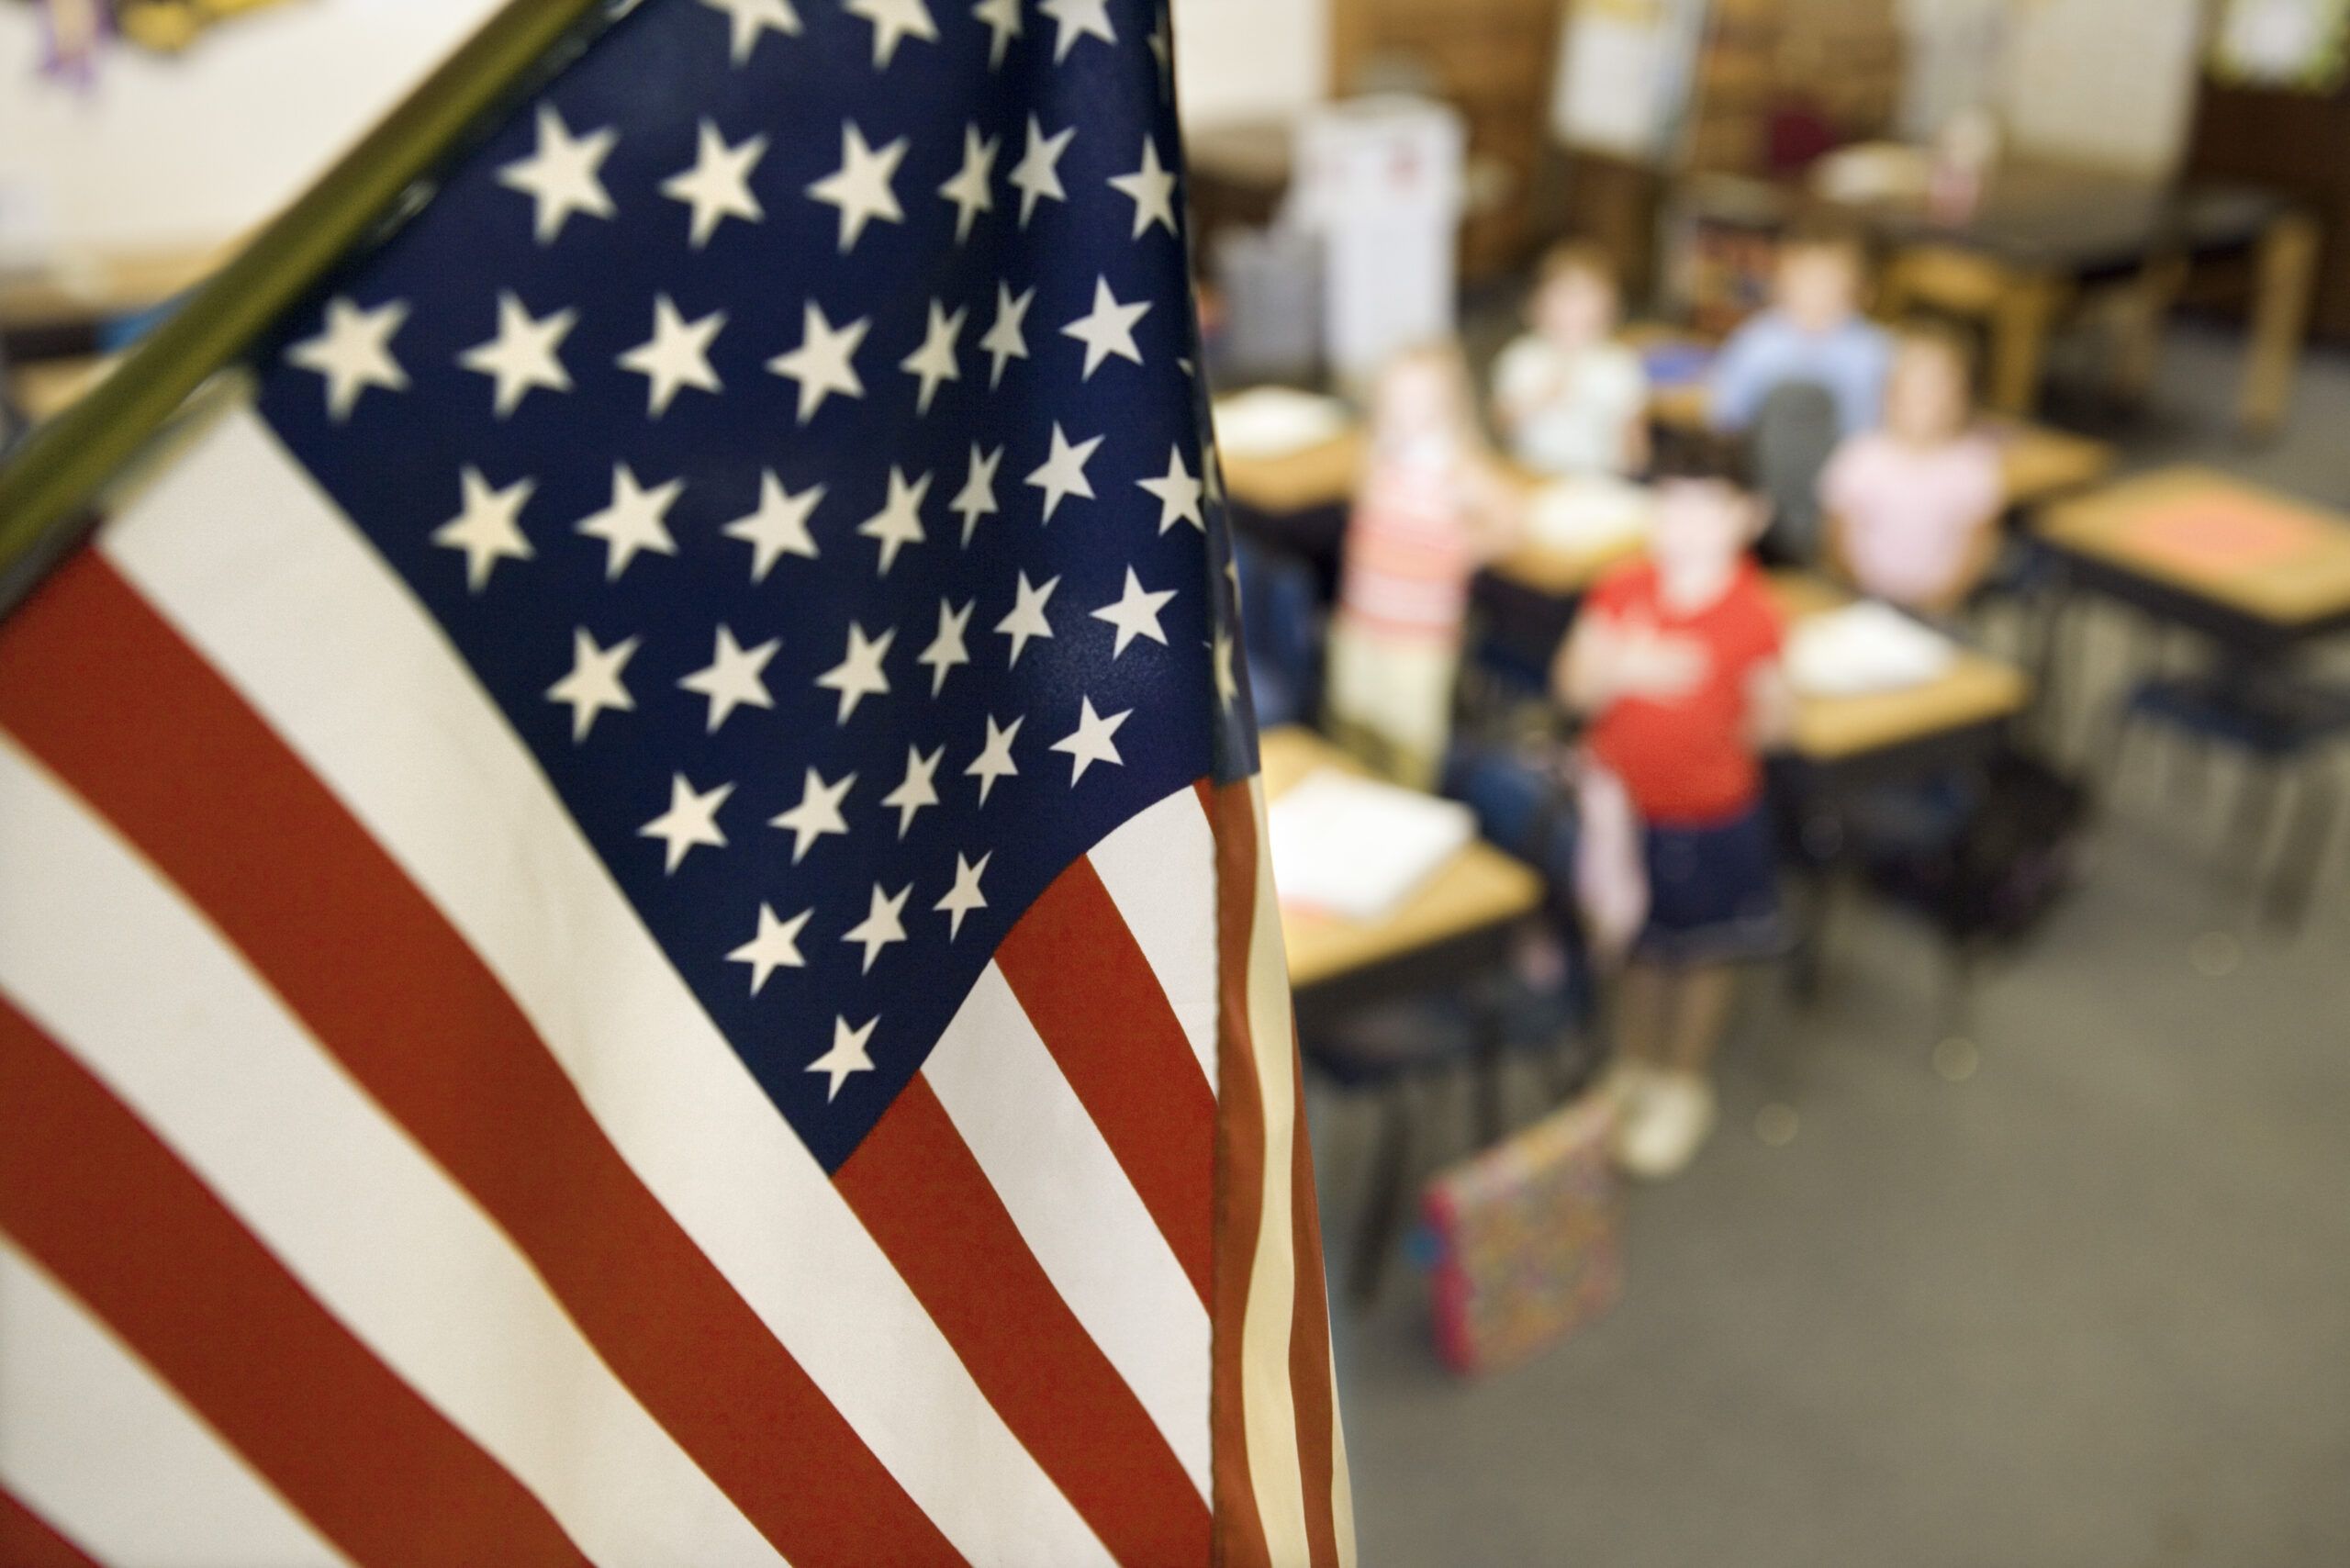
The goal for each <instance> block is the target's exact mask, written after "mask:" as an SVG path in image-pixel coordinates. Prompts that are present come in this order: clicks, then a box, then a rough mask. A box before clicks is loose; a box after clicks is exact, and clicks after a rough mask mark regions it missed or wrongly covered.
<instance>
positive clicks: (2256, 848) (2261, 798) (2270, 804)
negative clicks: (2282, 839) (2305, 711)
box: [2228, 756, 2279, 888]
mask: <svg viewBox="0 0 2350 1568" xmlns="http://www.w3.org/2000/svg"><path fill="white" fill-rule="evenodd" d="M2278 784H2279V775H2278V770H2277V766H2276V764H2274V763H2271V762H2265V761H2263V760H2262V759H2261V758H2259V757H2257V756H2247V757H2245V758H2244V782H2243V783H2242V784H2241V785H2239V786H2238V787H2237V790H2236V814H2235V823H2234V825H2233V829H2232V830H2231V831H2230V834H2229V843H2228V848H2229V852H2230V853H2231V854H2232V855H2233V857H2235V861H2236V864H2237V867H2238V868H2239V869H2240V870H2241V871H2242V872H2243V875H2244V883H2245V885H2246V886H2248V887H2255V888H2256V887H2258V886H2259V885H2260V868H2261V863H2262V861H2263V860H2264V859H2265V858H2266V856H2267V852H2268V840H2269V837H2270V829H2271V828H2272V827H2274V825H2275V823H2276V817H2277V789H2278Z"/></svg>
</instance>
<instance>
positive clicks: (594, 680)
mask: <svg viewBox="0 0 2350 1568" xmlns="http://www.w3.org/2000/svg"><path fill="white" fill-rule="evenodd" d="M641 641H643V639H641V638H637V637H623V638H621V640H620V641H619V642H617V643H614V644H612V645H611V646H610V647H609V648H599V647H598V646H597V645H596V639H595V638H593V637H591V636H589V635H588V628H587V627H585V626H579V627H575V628H573V630H572V633H571V673H570V674H569V675H566V676H565V677H564V678H562V679H561V680H558V681H556V682H555V683H554V685H553V686H550V687H548V688H547V700H548V701H550V702H567V703H569V704H570V705H571V744H572V745H578V744H579V743H580V742H582V741H584V740H586V739H587V738H588V731H589V730H591V729H593V728H594V727H595V724H596V715H597V714H599V713H601V712H603V711H605V710H607V709H610V710H611V711H615V712H621V713H627V712H632V711H635V708H636V699H635V698H633V697H632V696H630V695H629V691H628V688H627V687H625V686H623V685H621V671H622V670H623V669H626V668H627V667H628V661H629V659H630V658H631V656H632V655H634V654H635V652H636V645H637V644H638V643H639V642H641Z"/></svg>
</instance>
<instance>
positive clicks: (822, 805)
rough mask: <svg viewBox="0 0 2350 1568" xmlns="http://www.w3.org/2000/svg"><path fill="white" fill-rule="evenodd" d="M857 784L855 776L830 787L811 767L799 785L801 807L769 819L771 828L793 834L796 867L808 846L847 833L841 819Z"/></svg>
mask: <svg viewBox="0 0 2350 1568" xmlns="http://www.w3.org/2000/svg"><path fill="white" fill-rule="evenodd" d="M854 783H856V774H854V773H850V774H845V775H844V776H843V777H842V778H841V781H840V782H839V783H837V784H827V783H825V782H824V776H823V775H822V774H821V773H819V772H817V771H816V770H815V769H814V768H812V767H811V768H810V769H809V770H808V777H807V778H805V779H803V780H801V782H800V803H799V804H798V805H796V806H794V807H792V808H791V810H789V811H788V812H778V814H776V815H774V816H771V817H769V818H768V819H767V825H768V826H769V827H779V828H787V829H789V831H790V834H791V863H792V864H793V865H794V866H797V865H799V864H800V857H801V856H803V855H806V854H807V853H808V846H810V845H811V844H813V843H815V842H816V840H817V839H819V838H821V837H822V836H823V835H824V834H828V833H846V832H847V831H848V819H847V818H845V817H844V816H842V815H841V802H842V801H844V800H845V799H847V798H848V790H849V786H850V785H852V784H854Z"/></svg>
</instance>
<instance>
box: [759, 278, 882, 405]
mask: <svg viewBox="0 0 2350 1568" xmlns="http://www.w3.org/2000/svg"><path fill="white" fill-rule="evenodd" d="M800 321H801V331H800V346H799V347H798V348H796V349H793V350H792V351H791V352H790V353H779V354H778V355H776V356H775V357H774V358H773V359H771V360H769V361H767V368H768V369H769V370H772V371H774V372H775V373H776V374H777V375H788V376H789V377H791V378H792V379H793V380H794V381H797V382H799V383H800V423H801V424H803V425H804V424H806V423H807V422H808V420H809V419H810V417H811V416H812V415H813V414H814V413H815V412H816V410H817V409H821V408H822V407H823V406H824V399H825V398H829V397H831V396H832V395H833V394H834V393H835V392H837V393H839V394H841V395H842V396H843V397H845V398H862V397H864V396H865V382H864V380H863V379H862V378H861V377H859V376H858V375H857V374H856V365H854V364H850V363H849V361H850V360H851V359H852V358H853V357H855V355H856V351H857V348H858V346H859V345H860V344H862V343H863V342H865V333H866V330H867V328H869V327H871V326H872V325H873V319H872V318H871V317H870V316H863V317H859V318H858V319H856V320H854V321H851V322H850V323H849V324H848V325H847V326H845V327H838V328H835V327H834V326H833V325H832V324H831V323H830V322H828V321H826V320H825V319H824V313H823V311H822V310H821V309H819V308H817V305H816V302H815V301H814V300H812V299H811V300H809V301H808V302H807V305H806V307H805V308H804V309H803V310H802V312H801V315H800Z"/></svg>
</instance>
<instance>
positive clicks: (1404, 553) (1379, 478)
mask: <svg viewBox="0 0 2350 1568" xmlns="http://www.w3.org/2000/svg"><path fill="white" fill-rule="evenodd" d="M1369 448H1370V449H1369V452H1368V453H1367V454H1366V456H1365V460H1364V466H1363V475H1362V480H1361V484H1360V487H1359V488H1358V490H1357V491H1356V495H1355V507H1354V512H1353V515H1352V516H1351V517H1349V518H1348V521H1347V537H1346V547H1345V562H1344V567H1343V570H1342V571H1341V573H1340V575H1339V579H1338V608H1337V616H1336V617H1335V618H1334V619H1333V621H1332V623H1331V627H1330V655H1329V665H1328V678H1327V706H1328V717H1329V721H1330V729H1331V731H1332V733H1333V734H1334V735H1336V736H1337V738H1338V740H1339V741H1340V742H1341V744H1344V745H1348V746H1349V747H1351V748H1352V749H1354V750H1356V751H1358V752H1360V753H1362V754H1363V755H1365V756H1368V757H1369V758H1370V760H1371V761H1373V762H1374V763H1377V764H1378V765H1380V766H1381V767H1383V768H1384V769H1385V770H1386V771H1387V772H1389V773H1391V774H1392V775H1393V776H1394V777H1395V778H1398V779H1400V780H1402V781H1404V782H1405V783H1409V784H1414V785H1418V786H1427V785H1429V784H1432V783H1434V782H1435V781H1436V778H1437V777H1438V773H1439V772H1440V771H1441V770H1442V768H1443V765H1444V754H1445V748H1446V746H1447V745H1448V744H1449V741H1450V739H1451V734H1452V688H1453V678H1454V676H1455V675H1456V674H1457V673H1458V671H1459V668H1460V638H1461V628H1462V625H1463V623H1464V622H1466V620H1467V619H1468V610H1469V581H1470V578H1471V577H1474V576H1475V575H1476V572H1477V569H1478V568H1479V567H1480V566H1483V565H1484V564H1485V562H1487V561H1488V560H1490V559H1492V558H1493V556H1494V554H1498V553H1499V552H1500V551H1501V550H1503V549H1505V548H1506V547H1507V545H1508V543H1509V541H1510V538H1511V536H1512V534H1513V533H1514V532H1515V529H1516V496H1515V494H1514V493H1513V492H1512V490H1511V489H1510V487H1509V486H1508V484H1507V483H1506V482H1505V480H1504V479H1503V478H1502V477H1501V476H1500V474H1499V473H1498V472H1497V471H1496V469H1495V467H1494V461H1493V458H1492V455H1491V454H1489V453H1488V452H1487V450H1486V448H1485V443H1484V440H1483V436H1482V435H1481V434H1480V433H1479V431H1478V429H1477V421H1476V407H1475V399H1474V397H1473V394H1472V392H1471V390H1470V383H1469V372H1468V369H1467V367H1466V365H1464V364H1462V362H1461V358H1460V349H1459V348H1458V347H1457V346H1456V345H1454V344H1451V343H1443V344H1436V345H1431V346H1428V347H1425V348H1419V349H1414V350H1409V351H1406V352H1405V353H1401V354H1398V355H1397V356H1396V357H1395V358H1394V359H1393V360H1391V361H1390V362H1389V363H1388V364H1387V365H1386V366H1385V367H1384V368H1383V369H1382V370H1381V372H1380V374H1379V377H1378V380H1377V382H1376V384H1375V386H1373V388H1372V392H1371V428H1370V442H1369Z"/></svg>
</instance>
